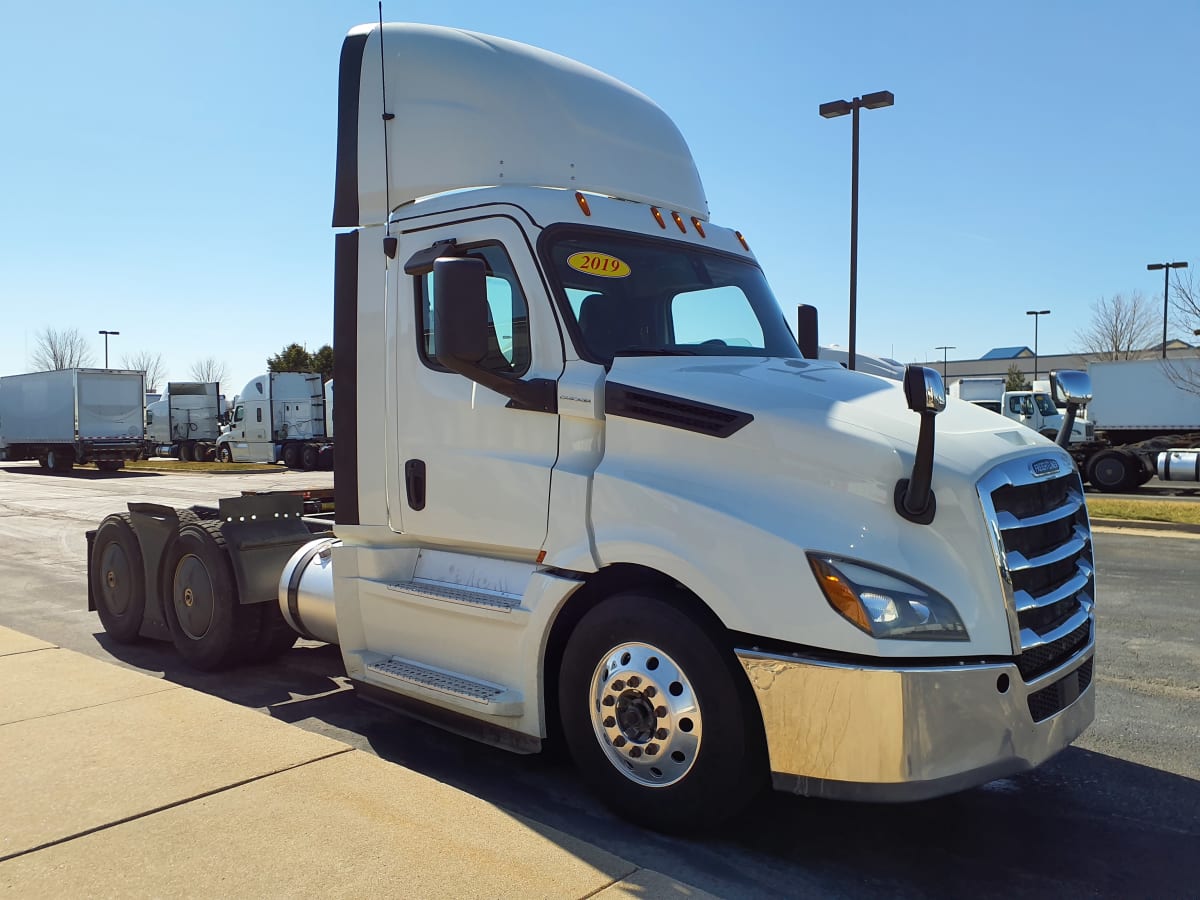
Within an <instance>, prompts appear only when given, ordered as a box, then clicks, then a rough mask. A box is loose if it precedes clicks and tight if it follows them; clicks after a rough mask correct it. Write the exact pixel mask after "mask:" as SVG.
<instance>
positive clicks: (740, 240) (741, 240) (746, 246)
mask: <svg viewBox="0 0 1200 900" xmlns="http://www.w3.org/2000/svg"><path fill="white" fill-rule="evenodd" d="M734 234H735V235H737V239H738V243H739V244H741V245H742V249H743V250H745V251H746V252H747V253H749V252H750V245H749V244H747V243H746V239H745V238H744V237H742V233H741V232H740V231H735V232H734Z"/></svg>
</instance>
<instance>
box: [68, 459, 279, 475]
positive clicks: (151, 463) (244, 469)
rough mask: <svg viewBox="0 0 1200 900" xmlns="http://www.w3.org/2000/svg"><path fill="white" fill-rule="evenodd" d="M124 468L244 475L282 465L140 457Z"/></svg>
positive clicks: (268, 470) (147, 470)
mask: <svg viewBox="0 0 1200 900" xmlns="http://www.w3.org/2000/svg"><path fill="white" fill-rule="evenodd" d="M80 468H83V469H92V468H95V466H93V465H92V464H90V463H89V464H87V465H86V466H80ZM125 468H126V469H128V470H129V471H131V472H175V473H176V474H180V475H186V474H189V473H196V472H205V473H212V472H215V473H217V474H229V475H234V474H237V475H246V474H249V473H252V472H263V473H268V472H275V473H276V474H278V473H279V472H282V471H283V467H282V466H272V465H268V464H267V463H237V462H235V463H220V462H180V461H178V460H173V459H170V460H168V459H141V460H138V461H137V462H127V463H125Z"/></svg>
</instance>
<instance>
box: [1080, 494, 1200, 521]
mask: <svg viewBox="0 0 1200 900" xmlns="http://www.w3.org/2000/svg"><path fill="white" fill-rule="evenodd" d="M1087 508H1088V515H1090V516H1092V517H1093V518H1097V519H1127V520H1129V521H1132V522H1136V521H1141V522H1175V523H1177V524H1181V525H1200V503H1179V502H1174V501H1167V500H1117V499H1109V498H1106V497H1088V498H1087Z"/></svg>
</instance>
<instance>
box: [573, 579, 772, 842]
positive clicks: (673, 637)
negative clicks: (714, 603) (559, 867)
mask: <svg viewBox="0 0 1200 900" xmlns="http://www.w3.org/2000/svg"><path fill="white" fill-rule="evenodd" d="M558 688H559V710H560V715H561V718H562V726H563V733H564V736H565V738H566V742H567V746H568V747H569V749H570V751H571V756H572V758H573V759H574V760H575V764H576V766H578V767H579V769H580V770H581V772H582V773H583V776H584V778H585V779H586V780H587V781H588V782H589V784H590V785H591V787H592V788H593V790H595V792H596V793H597V794H598V795H599V796H600V797H601V798H602V799H603V800H604V802H606V803H607V804H608V805H609V806H611V807H612V808H613V809H614V810H616V811H617V812H618V813H620V814H621V815H622V816H624V817H625V818H628V819H631V820H633V821H635V822H638V823H639V824H642V825H646V826H648V827H650V828H656V829H660V830H663V831H691V830H695V829H701V828H706V827H710V826H712V825H715V824H716V823H718V822H720V821H722V820H724V819H726V818H728V817H730V816H732V815H734V814H736V813H737V812H739V811H740V810H741V809H742V808H743V807H744V806H745V805H746V804H747V803H749V802H750V800H751V799H753V797H754V796H755V795H756V794H757V793H758V792H759V791H760V790H761V789H762V787H763V786H764V785H765V783H766V774H767V765H766V751H765V741H764V739H763V733H762V723H761V719H760V718H759V716H758V714H757V709H756V708H755V707H754V705H753V704H754V700H753V697H752V696H751V695H750V691H749V685H748V683H747V682H746V680H745V675H744V674H743V673H742V671H741V668H740V667H739V666H738V664H737V660H736V659H735V658H734V656H733V654H732V653H731V652H730V651H729V649H727V647H725V646H723V644H722V642H721V641H720V640H719V639H717V638H716V637H715V635H714V634H713V633H712V632H711V631H710V629H708V628H707V627H705V626H704V625H702V624H700V623H699V622H698V621H697V620H696V619H695V618H694V617H693V616H692V615H690V614H688V613H687V612H685V611H684V610H683V608H682V607H681V605H678V604H676V603H675V602H672V601H671V600H670V599H668V598H667V597H666V596H665V595H663V596H659V595H656V594H653V593H650V592H645V591H629V592H626V593H622V594H617V595H616V596H614V597H612V598H610V599H608V600H606V601H604V602H603V603H601V604H600V605H599V606H597V607H595V608H594V609H592V610H591V611H589V612H588V613H587V614H586V615H585V616H584V617H583V619H581V620H580V622H579V624H578V625H577V626H576V628H575V631H574V632H573V633H572V634H571V637H570V639H569V640H568V641H567V645H566V648H565V650H564V654H563V662H562V668H561V669H560V672H559V684H558Z"/></svg>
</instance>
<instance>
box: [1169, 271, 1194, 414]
mask: <svg viewBox="0 0 1200 900" xmlns="http://www.w3.org/2000/svg"><path fill="white" fill-rule="evenodd" d="M1171 306H1172V308H1173V311H1174V313H1175V316H1174V319H1175V321H1174V323H1173V324H1174V325H1175V327H1176V328H1179V329H1180V330H1182V331H1183V333H1184V334H1185V335H1189V336H1195V335H1200V284H1197V282H1196V281H1195V280H1194V279H1193V278H1192V270H1191V269H1176V270H1175V284H1174V285H1173V286H1172V290H1171ZM1185 340H1187V338H1185ZM1193 343H1194V341H1193ZM1165 366H1166V371H1167V377H1168V378H1170V379H1171V381H1172V382H1173V383H1174V384H1175V386H1176V387H1178V388H1180V389H1181V390H1184V391H1187V392H1188V393H1190V394H1200V372H1197V371H1196V370H1195V369H1193V368H1192V367H1189V366H1185V365H1183V364H1182V363H1179V364H1176V363H1174V362H1173V361H1172V360H1167V361H1166V362H1165Z"/></svg>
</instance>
